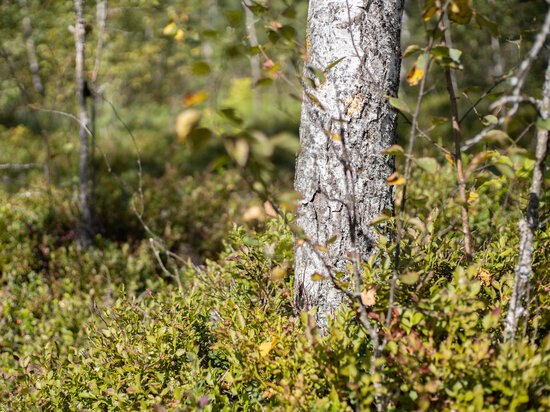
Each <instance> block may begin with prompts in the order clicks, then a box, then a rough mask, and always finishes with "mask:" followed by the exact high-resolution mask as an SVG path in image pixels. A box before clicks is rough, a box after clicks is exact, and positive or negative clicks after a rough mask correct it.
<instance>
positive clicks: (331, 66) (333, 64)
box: [325, 57, 345, 73]
mask: <svg viewBox="0 0 550 412" xmlns="http://www.w3.org/2000/svg"><path fill="white" fill-rule="evenodd" d="M344 59H345V57H342V58H340V59H338V60H336V61H333V62H332V63H331V64H329V65H328V66H327V68H326V69H325V73H326V72H328V71H329V70H330V69H332V68H333V67H334V66H336V65H337V64H338V63H340V62H341V61H342V60H344Z"/></svg>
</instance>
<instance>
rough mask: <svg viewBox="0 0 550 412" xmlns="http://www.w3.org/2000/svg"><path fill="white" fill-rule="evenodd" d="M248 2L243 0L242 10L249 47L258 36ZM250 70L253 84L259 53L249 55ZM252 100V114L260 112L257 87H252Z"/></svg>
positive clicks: (258, 73) (258, 74)
mask: <svg viewBox="0 0 550 412" xmlns="http://www.w3.org/2000/svg"><path fill="white" fill-rule="evenodd" d="M248 6H249V4H248V2H246V1H243V7H244V12H245V15H246V31H247V33H248V42H249V44H250V46H251V47H255V46H258V38H257V36H256V29H255V27H254V13H252V11H250V9H249V8H248ZM250 72H251V74H252V86H255V85H256V83H257V82H258V80H260V74H261V71H260V55H259V54H253V55H251V56H250ZM252 100H253V102H252V103H253V104H254V107H255V108H256V110H255V111H254V113H253V115H256V114H257V113H261V111H262V109H261V101H260V94H259V90H258V88H256V87H254V88H253V89H252Z"/></svg>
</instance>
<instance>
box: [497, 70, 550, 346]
mask: <svg viewBox="0 0 550 412" xmlns="http://www.w3.org/2000/svg"><path fill="white" fill-rule="evenodd" d="M542 98H543V100H542V104H543V110H541V116H542V117H543V118H544V119H547V118H548V116H549V115H550V114H549V109H550V60H549V61H548V67H547V68H546V75H545V79H544V86H543V89H542ZM548 133H549V132H548V130H539V131H537V147H536V154H535V155H536V161H535V167H534V169H533V180H532V181H531V193H530V194H529V204H528V205H527V210H526V212H525V217H524V218H523V219H522V220H521V221H520V222H519V223H518V226H519V231H520V244H519V256H518V264H517V265H516V268H515V278H514V289H513V291H512V296H511V298H510V305H509V307H508V313H507V314H506V319H505V321H504V336H505V338H506V339H507V340H508V339H513V338H514V336H515V334H516V331H517V327H518V323H519V320H520V319H521V317H522V316H524V315H525V314H526V311H527V310H528V305H529V302H526V295H527V290H528V288H529V281H530V280H531V274H532V269H531V262H532V261H533V242H534V240H535V231H536V229H537V228H538V226H539V218H538V217H539V202H540V196H541V192H542V183H543V181H544V173H545V172H546V156H547V154H548V144H549V139H548V137H549V136H548Z"/></svg>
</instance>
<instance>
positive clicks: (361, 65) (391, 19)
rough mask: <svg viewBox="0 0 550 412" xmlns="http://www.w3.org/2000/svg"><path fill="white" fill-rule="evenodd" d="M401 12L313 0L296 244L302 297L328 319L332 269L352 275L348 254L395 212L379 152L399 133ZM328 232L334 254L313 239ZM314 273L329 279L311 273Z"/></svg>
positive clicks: (367, 248)
mask: <svg viewBox="0 0 550 412" xmlns="http://www.w3.org/2000/svg"><path fill="white" fill-rule="evenodd" d="M402 13H403V0H385V1H372V2H365V1H363V0H310V4H309V15H308V29H307V41H306V46H307V55H306V62H305V67H304V77H305V78H309V79H311V82H304V83H307V84H304V97H303V104H302V118H301V127H300V142H301V152H300V154H299V155H298V159H297V163H296V177H295V189H296V190H297V191H298V192H300V193H301V194H302V201H301V206H300V208H299V209H298V211H297V224H298V225H299V226H300V227H301V228H302V230H303V231H304V235H305V237H306V238H307V239H309V240H307V241H306V242H300V241H299V242H298V243H297V247H296V259H295V297H296V298H295V299H296V303H297V305H298V307H301V308H303V309H309V308H312V307H317V318H318V321H319V323H320V324H321V325H324V324H326V316H327V314H332V313H334V311H335V310H336V309H337V308H338V307H339V306H340V305H341V303H342V302H343V296H344V295H343V293H342V292H341V291H339V290H338V289H337V288H336V287H335V286H334V284H333V282H332V281H331V280H330V279H329V276H330V275H329V271H333V272H343V273H349V270H348V266H349V263H350V259H349V256H357V257H358V258H360V259H361V260H367V259H368V258H369V256H371V255H372V253H373V252H374V247H373V241H374V240H375V237H376V235H375V232H374V231H373V229H372V228H371V227H370V221H371V220H372V219H373V218H374V217H375V216H377V215H379V214H380V213H382V212H383V211H384V210H388V209H389V210H393V204H394V190H393V186H389V185H388V184H387V182H386V181H387V178H388V177H389V176H390V175H391V174H392V173H393V172H394V159H393V158H392V157H391V156H386V155H383V154H381V153H380V152H381V151H382V150H384V149H386V148H387V147H389V146H391V145H392V144H395V142H396V136H397V112H396V111H395V110H394V109H393V108H392V107H391V106H390V105H389V103H388V99H387V97H385V96H388V95H389V96H397V91H398V87H399V74H400V68H401V50H400V33H401V17H402ZM314 69H315V70H314ZM317 69H319V70H322V71H324V72H325V73H324V76H325V79H323V76H315V75H314V73H315V72H317V73H318V71H317ZM323 80H324V81H323ZM311 83H314V85H312V84H311ZM329 239H330V240H331V242H330V245H327V248H328V252H323V251H320V250H318V249H316V248H315V247H314V246H315V245H325V244H326V243H327V241H328V240H329ZM333 239H334V240H333ZM321 249H322V248H321ZM315 273H318V274H320V275H321V276H323V277H324V280H321V281H315V280H312V275H314V274H315ZM348 277H349V275H348ZM355 292H360V291H355Z"/></svg>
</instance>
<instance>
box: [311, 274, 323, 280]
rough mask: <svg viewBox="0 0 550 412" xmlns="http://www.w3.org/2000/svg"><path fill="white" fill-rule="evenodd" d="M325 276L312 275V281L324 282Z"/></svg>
mask: <svg viewBox="0 0 550 412" xmlns="http://www.w3.org/2000/svg"><path fill="white" fill-rule="evenodd" d="M323 279H324V278H323V276H321V275H320V274H319V273H314V274H313V275H311V280H313V281H318V280H323Z"/></svg>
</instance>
